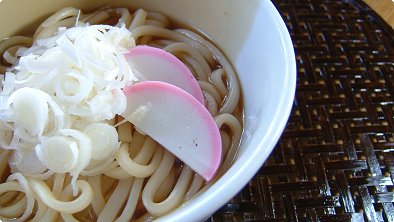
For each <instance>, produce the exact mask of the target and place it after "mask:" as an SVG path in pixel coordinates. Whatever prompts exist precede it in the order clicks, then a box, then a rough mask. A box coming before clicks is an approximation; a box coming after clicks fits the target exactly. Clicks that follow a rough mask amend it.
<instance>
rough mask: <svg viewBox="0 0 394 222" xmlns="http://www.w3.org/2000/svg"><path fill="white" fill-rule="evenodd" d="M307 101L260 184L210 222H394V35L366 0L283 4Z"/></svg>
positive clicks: (280, 0) (300, 99) (289, 0)
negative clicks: (364, 0) (365, 2)
mask: <svg viewBox="0 0 394 222" xmlns="http://www.w3.org/2000/svg"><path fill="white" fill-rule="evenodd" d="M273 3H274V4H275V5H276V7H277V9H278V10H279V12H280V13H281V15H282V17H283V19H284V21H285V23H286V25H287V27H288V29H289V31H290V33H291V37H292V40H293V44H294V47H295V52H296V60H297V71H298V73H297V92H296V96H295V102H294V105H293V110H292V113H291V116H290V119H289V121H288V123H287V127H286V129H285V131H284V133H283V135H282V137H281V139H280V141H279V142H278V144H277V146H276V148H275V149H274V151H273V153H272V154H271V156H270V157H269V159H268V160H267V161H266V162H265V164H264V166H263V167H262V168H261V169H260V171H259V172H258V173H257V175H256V176H255V177H254V178H253V179H252V180H251V181H250V182H249V184H248V185H247V186H246V187H245V188H244V189H243V190H242V191H241V192H240V193H239V194H238V195H237V196H236V197H234V198H233V199H232V200H231V201H230V202H229V203H228V204H226V205H225V206H223V207H222V208H221V209H220V210H219V211H217V212H216V213H215V214H214V215H212V217H211V218H209V219H208V220H207V221H210V222H219V221H225V222H227V221H261V222H263V221H394V206H393V202H394V186H393V181H394V180H393V178H394V155H393V154H394V31H393V29H392V28H391V27H390V26H389V25H387V24H386V23H385V22H384V21H383V20H382V19H381V18H380V17H379V16H378V15H377V14H376V13H375V12H373V11H372V9H370V8H369V7H368V6H367V5H366V4H364V3H363V2H362V1H361V0H343V1H337V0H335V1H318V0H273Z"/></svg>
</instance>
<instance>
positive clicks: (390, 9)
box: [364, 0, 394, 28]
mask: <svg viewBox="0 0 394 222" xmlns="http://www.w3.org/2000/svg"><path fill="white" fill-rule="evenodd" d="M364 1H365V2H366V3H367V4H368V5H369V6H370V7H371V8H372V9H373V10H375V11H376V12H377V13H378V14H379V15H380V16H381V17H382V18H383V19H384V20H385V21H386V22H387V23H388V24H389V25H390V26H391V27H392V28H394V0H364Z"/></svg>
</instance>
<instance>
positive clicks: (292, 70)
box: [154, 1, 297, 222]
mask: <svg viewBox="0 0 394 222" xmlns="http://www.w3.org/2000/svg"><path fill="white" fill-rule="evenodd" d="M261 2H262V4H267V7H268V8H270V9H272V10H271V15H272V16H273V21H276V24H275V26H276V27H277V28H278V30H279V32H280V33H281V38H282V39H281V44H282V47H283V50H284V55H285V57H286V59H285V61H287V63H286V64H284V65H285V70H286V76H285V86H284V87H286V88H287V90H286V94H284V96H283V100H282V101H281V102H280V103H279V106H278V113H277V115H276V116H277V117H278V118H274V119H273V120H272V121H271V123H270V124H269V130H270V134H269V138H268V135H264V136H263V138H262V139H261V140H260V142H259V143H258V145H257V147H256V149H254V151H253V153H252V155H251V156H249V158H243V159H241V161H238V162H236V163H235V164H233V165H232V166H231V168H230V169H229V170H228V171H227V172H226V173H225V174H224V175H223V176H222V177H221V178H219V179H218V181H216V182H215V183H214V184H212V186H211V187H209V188H208V189H207V190H212V192H211V194H210V195H205V192H204V193H202V194H200V195H199V196H198V197H196V199H197V198H198V199H200V200H199V201H193V200H191V201H193V204H188V202H186V203H185V204H184V205H182V206H181V207H178V208H177V209H175V210H173V211H171V212H169V213H168V214H166V215H163V216H161V217H159V218H157V219H155V220H154V221H157V222H162V221H169V220H170V219H171V221H174V222H175V221H185V220H186V219H187V221H200V220H199V219H206V218H208V217H209V216H210V215H211V214H212V213H214V212H215V211H216V210H217V209H219V208H220V207H222V206H223V205H224V204H226V203H227V202H228V201H229V200H230V199H231V198H233V197H234V196H235V195H236V194H237V193H238V192H239V191H240V190H241V189H242V188H243V187H244V186H245V185H246V184H247V183H248V181H250V180H251V179H252V178H253V176H254V175H255V174H256V172H257V171H258V170H259V169H260V168H261V166H262V165H263V163H264V162H265V161H266V159H267V158H268V156H269V155H270V154H271V152H272V151H273V149H274V147H275V145H276V144H277V142H278V141H279V138H280V136H281V135H282V133H283V131H284V129H285V127H286V124H287V121H288V118H289V117H290V113H291V110H292V107H293V102H294V96H295V91H296V77H297V69H296V59H295V51H294V46H293V42H292V40H291V37H290V33H289V31H288V29H287V27H286V25H285V23H284V21H283V19H282V17H281V15H280V13H279V11H278V10H277V9H276V7H275V6H274V4H273V3H272V2H271V1H261ZM267 147H268V148H269V151H268V152H267V151H265V152H262V150H264V149H267ZM262 154H263V155H262ZM242 161H243V162H242ZM241 163H242V164H241ZM241 176H242V177H243V178H247V179H248V180H246V179H245V181H243V182H240V181H237V180H238V178H239V177H241ZM234 183H238V184H240V183H242V186H241V188H240V189H239V186H233V184H234ZM201 199H203V201H201ZM207 203H209V208H208V207H206V204H207ZM193 212H198V214H199V215H200V218H196V219H197V220H194V219H192V218H190V215H191V214H192V213H193Z"/></svg>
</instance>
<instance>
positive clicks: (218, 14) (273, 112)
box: [0, 0, 296, 221]
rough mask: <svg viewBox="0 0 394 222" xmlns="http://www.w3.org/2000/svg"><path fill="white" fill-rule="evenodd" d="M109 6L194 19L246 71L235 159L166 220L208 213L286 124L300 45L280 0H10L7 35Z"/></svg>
mask: <svg viewBox="0 0 394 222" xmlns="http://www.w3.org/2000/svg"><path fill="white" fill-rule="evenodd" d="M160 2H161V1H160ZM21 5H23V7H20V6H21ZM103 5H114V6H127V7H129V8H139V7H142V8H145V9H148V10H154V11H159V12H162V13H164V14H165V15H167V16H169V17H170V18H172V19H173V20H175V21H179V22H181V23H182V24H187V25H190V26H191V27H193V28H195V29H197V30H199V31H200V32H202V33H203V34H205V35H206V36H207V37H208V38H210V39H211V40H212V41H213V43H214V44H216V45H217V46H218V47H219V48H220V49H221V50H222V51H223V52H224V54H225V55H226V56H227V57H228V59H229V60H230V62H231V63H232V65H233V66H234V68H235V70H236V71H237V73H238V74H239V79H240V83H241V87H242V90H243V92H242V94H243V101H244V120H245V122H244V126H245V129H244V135H243V138H242V144H241V147H240V151H239V153H238V156H237V158H236V160H235V162H234V164H233V166H232V167H231V168H230V169H229V171H228V172H227V173H226V174H225V175H224V176H223V177H222V178H220V179H219V180H218V181H217V182H216V183H215V184H213V186H211V187H210V188H209V189H208V190H207V191H206V192H204V193H202V194H201V195H199V196H198V197H197V198H194V199H193V200H191V201H188V202H187V203H186V204H185V205H184V206H182V207H180V208H178V209H177V210H175V211H173V212H171V213H170V214H168V215H166V216H164V217H162V218H161V219H160V220H170V221H191V218H193V219H194V220H196V221H199V220H202V219H204V218H206V217H208V216H209V215H210V214H212V213H213V212H214V211H215V210H217V209H218V208H219V207H221V206H222V205H223V204H224V203H226V201H228V200H229V199H230V198H231V197H233V196H234V195H236V194H237V192H239V191H240V190H241V189H242V187H243V186H245V185H246V183H247V182H248V181H249V180H250V179H251V178H252V177H253V175H254V174H255V173H256V172H257V170H258V169H259V168H260V167H261V165H262V164H263V162H264V161H265V160H266V159H267V157H268V155H269V154H270V153H271V151H272V149H273V148H274V146H275V144H276V143H277V141H278V139H279V137H280V135H281V133H282V131H283V129H284V127H285V124H286V122H287V118H288V116H289V113H290V110H291V106H292V103H293V97H294V91H295V81H296V70H295V58H294V50H293V46H292V43H291V39H290V36H289V33H288V31H287V29H286V26H285V25H284V23H283V20H282V19H281V17H280V15H279V13H278V12H277V11H276V9H275V7H274V6H273V5H272V3H271V2H270V1H265V0H249V1H247V2H245V1H236V0H231V1H227V0H215V1H212V0H200V1H193V0H188V1H184V0H167V1H166V2H165V4H160V3H159V2H158V1H155V0H133V1H131V0H128V1H127V0H97V1H93V0H84V1H79V0H71V1H69V0H68V1H51V0H35V1H30V0H3V1H1V2H0V21H2V22H0V29H1V30H2V32H1V33H0V39H2V38H5V37H7V36H10V35H14V34H17V33H29V32H30V33H31V32H32V31H33V30H34V27H36V26H37V25H38V24H39V22H40V21H42V20H43V19H45V18H46V17H47V16H49V15H50V14H51V13H53V12H54V11H56V10H58V9H60V8H62V7H66V6H74V7H78V8H81V9H83V10H94V9H96V8H98V7H100V6H103ZM180 9H181V10H180ZM32 24H33V25H32ZM34 24H36V25H34ZM185 218H187V219H185Z"/></svg>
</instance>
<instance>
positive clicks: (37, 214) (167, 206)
mask: <svg viewBox="0 0 394 222" xmlns="http://www.w3.org/2000/svg"><path fill="white" fill-rule="evenodd" d="M86 24H90V25H93V24H107V25H113V26H118V27H121V26H122V27H125V28H127V29H128V30H129V31H130V32H131V34H132V37H133V38H134V39H135V42H136V45H150V46H153V47H159V48H162V49H164V50H166V51H168V52H170V53H172V54H173V55H175V56H176V57H178V58H179V59H180V60H181V61H182V62H184V64H185V65H186V66H187V67H188V68H189V69H190V70H191V71H192V73H193V75H194V76H195V78H196V79H197V80H198V83H199V85H200V87H201V89H202V91H203V94H204V97H205V103H206V107H207V109H208V110H209V112H210V113H211V115H212V116H213V117H214V119H215V121H216V123H217V125H218V127H219V128H220V132H221V138H222V144H223V147H222V149H223V155H222V163H221V167H220V169H219V172H218V173H217V175H216V177H215V178H216V179H217V178H218V177H220V176H221V175H222V174H223V173H224V172H225V171H226V170H227V169H228V168H229V167H230V165H231V163H232V161H233V159H234V156H235V155H236V152H237V149H238V146H239V142H240V138H241V133H242V124H241V123H242V107H241V105H242V104H241V102H240V87H239V83H238V82H237V81H238V80H237V77H236V75H235V73H234V71H233V69H232V67H231V65H230V64H229V62H228V61H227V60H226V58H225V57H224V56H223V54H222V53H221V52H220V51H219V50H218V49H217V48H216V47H215V46H214V45H213V44H212V43H210V42H209V41H207V40H206V39H205V38H203V37H202V36H200V35H198V34H197V33H195V32H194V31H191V30H189V29H183V28H174V27H172V24H171V23H170V21H169V20H168V19H167V18H166V17H165V16H163V15H161V14H159V13H156V12H147V11H145V10H142V9H138V10H136V11H129V10H128V9H126V8H109V7H104V8H101V9H99V10H96V11H94V12H92V13H82V12H81V11H80V10H78V9H75V8H71V7H69V8H64V9H62V10H60V11H58V12H56V13H55V14H53V15H52V16H50V17H49V18H48V19H47V20H46V21H44V22H43V23H42V24H41V25H40V26H39V27H38V28H37V30H36V32H35V33H34V35H33V36H31V37H24V36H14V37H10V38H8V39H6V40H3V41H1V42H0V55H2V58H1V61H0V62H1V63H0V73H1V74H2V76H3V78H6V77H5V76H4V75H3V74H4V73H6V71H7V70H9V69H10V68H12V67H13V66H15V65H17V64H18V61H19V57H18V54H17V52H18V49H20V48H29V47H31V46H32V45H34V44H35V43H36V42H37V40H39V39H44V38H48V37H51V36H53V35H54V34H55V33H56V32H57V31H58V30H59V28H61V27H74V26H80V25H86ZM3 90H5V89H3ZM0 99H1V98H0ZM0 109H1V107H0ZM118 121H120V117H118V116H116V117H115V118H114V119H112V120H108V121H107V122H112V124H116V123H117V122H118ZM116 129H117V132H118V134H119V142H120V148H119V149H118V150H117V152H116V153H115V154H114V158H112V159H110V161H108V162H107V163H105V164H103V165H101V166H96V167H94V168H93V169H91V170H90V171H89V170H87V169H85V171H82V172H81V174H80V175H79V176H78V178H75V179H76V181H75V184H76V187H77V190H78V194H77V195H73V188H72V183H71V180H72V176H71V175H70V174H69V173H53V172H52V173H51V172H48V171H45V172H43V173H42V174H26V173H23V172H17V171H15V170H12V169H10V166H9V163H10V160H9V158H10V156H11V155H12V152H13V150H12V149H6V148H7V147H5V146H7V144H9V141H10V138H12V132H13V129H12V126H10V125H9V124H7V123H5V122H3V121H2V120H1V119H0V130H1V131H0V146H1V149H0V152H1V153H0V172H1V184H0V220H2V221H8V220H12V221H149V220H152V219H154V218H156V217H159V216H161V215H163V214H166V213H168V212H170V211H171V210H173V209H175V208H177V207H178V206H180V205H181V204H182V203H184V202H185V201H187V200H189V199H191V198H193V196H195V195H196V194H198V193H199V192H201V191H203V190H204V189H206V187H208V186H209V184H207V183H206V182H204V180H203V179H202V178H201V177H200V176H199V175H197V174H195V173H194V172H193V171H192V170H190V168H188V167H187V166H184V165H183V164H182V163H181V162H180V161H178V160H177V159H176V158H175V157H174V156H173V155H172V154H171V153H169V152H168V151H166V150H165V149H164V148H163V147H161V146H160V145H159V144H158V143H156V142H155V141H154V140H152V139H151V138H150V137H148V136H145V135H143V134H141V133H140V132H139V131H138V130H135V129H134V127H133V126H132V125H131V124H130V123H125V124H122V125H120V126H117V128H116ZM214 181H215V179H214V180H213V182H214Z"/></svg>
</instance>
